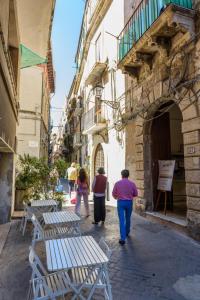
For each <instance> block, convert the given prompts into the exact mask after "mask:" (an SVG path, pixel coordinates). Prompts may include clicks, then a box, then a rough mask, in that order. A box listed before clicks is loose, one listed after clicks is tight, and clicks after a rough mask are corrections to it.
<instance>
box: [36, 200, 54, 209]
mask: <svg viewBox="0 0 200 300" xmlns="http://www.w3.org/2000/svg"><path fill="white" fill-rule="evenodd" d="M57 205H58V204H57V202H56V201H55V200H33V201H32V202H31V207H33V208H37V209H38V210H41V211H42V210H46V209H48V210H53V211H56V210H57Z"/></svg>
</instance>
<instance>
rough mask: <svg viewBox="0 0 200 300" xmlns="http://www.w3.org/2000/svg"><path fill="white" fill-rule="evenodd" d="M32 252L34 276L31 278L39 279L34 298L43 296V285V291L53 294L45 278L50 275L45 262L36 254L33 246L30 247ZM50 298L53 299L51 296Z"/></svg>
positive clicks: (31, 259)
mask: <svg viewBox="0 0 200 300" xmlns="http://www.w3.org/2000/svg"><path fill="white" fill-rule="evenodd" d="M29 249H30V252H29V263H30V266H31V268H32V276H31V279H32V280H33V279H37V280H38V279H39V281H37V283H36V285H35V289H34V299H39V298H40V297H41V294H40V288H41V285H42V287H43V293H44V294H45V295H46V296H51V294H52V291H51V290H50V288H49V287H48V285H47V283H46V281H45V280H44V277H45V276H47V275H48V273H47V271H46V270H45V268H44V266H43V264H42V263H41V261H40V259H39V257H38V256H37V255H36V253H35V251H34V249H33V247H30V248H29ZM48 299H51V298H50V297H49V298H48Z"/></svg>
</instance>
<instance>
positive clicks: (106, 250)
mask: <svg viewBox="0 0 200 300" xmlns="http://www.w3.org/2000/svg"><path fill="white" fill-rule="evenodd" d="M99 246H100V247H101V249H102V250H103V252H104V253H105V255H106V256H107V258H108V259H110V257H111V254H112V250H111V249H110V247H109V246H108V244H107V243H106V241H105V239H104V238H103V237H102V238H101V239H100V241H99Z"/></svg>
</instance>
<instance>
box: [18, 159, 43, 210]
mask: <svg viewBox="0 0 200 300" xmlns="http://www.w3.org/2000/svg"><path fill="white" fill-rule="evenodd" d="M18 163H19V166H18V170H17V174H16V184H15V186H16V196H15V209H16V210H20V209H23V202H29V201H30V199H39V198H40V196H41V193H44V192H47V182H48V175H49V168H48V166H47V164H46V162H45V161H44V160H43V159H38V158H37V157H33V156H30V155H26V154H25V155H24V156H19V159H18Z"/></svg>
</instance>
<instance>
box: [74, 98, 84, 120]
mask: <svg viewBox="0 0 200 300" xmlns="http://www.w3.org/2000/svg"><path fill="white" fill-rule="evenodd" d="M82 114H83V99H82V97H81V96H79V97H78V100H77V103H76V108H75V111H74V116H75V117H80V116H82Z"/></svg>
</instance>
